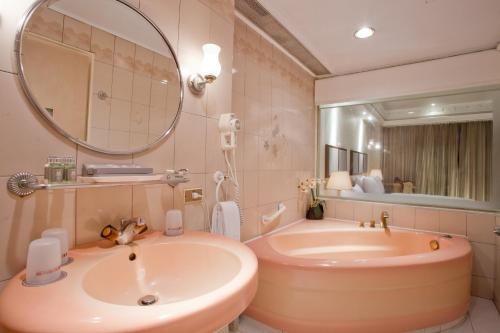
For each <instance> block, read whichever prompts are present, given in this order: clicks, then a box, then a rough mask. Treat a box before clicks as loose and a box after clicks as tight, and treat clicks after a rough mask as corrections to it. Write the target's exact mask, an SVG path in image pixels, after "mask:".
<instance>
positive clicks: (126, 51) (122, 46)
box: [114, 37, 135, 71]
mask: <svg viewBox="0 0 500 333" xmlns="http://www.w3.org/2000/svg"><path fill="white" fill-rule="evenodd" d="M134 60H135V44H134V43H132V42H129V41H128V40H125V39H123V38H120V37H116V38H115V53H114V65H115V66H116V67H120V68H123V69H126V70H127V71H133V70H134Z"/></svg>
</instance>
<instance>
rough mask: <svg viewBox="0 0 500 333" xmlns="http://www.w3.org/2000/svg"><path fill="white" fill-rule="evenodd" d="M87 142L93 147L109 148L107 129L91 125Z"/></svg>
mask: <svg viewBox="0 0 500 333" xmlns="http://www.w3.org/2000/svg"><path fill="white" fill-rule="evenodd" d="M87 142H88V143H89V144H90V145H92V146H95V147H100V148H109V129H102V128H96V127H91V128H90V131H89V135H88V137H87Z"/></svg>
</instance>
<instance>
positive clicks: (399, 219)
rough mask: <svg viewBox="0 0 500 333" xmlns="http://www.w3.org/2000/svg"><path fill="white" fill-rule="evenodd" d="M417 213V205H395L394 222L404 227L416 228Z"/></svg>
mask: <svg viewBox="0 0 500 333" xmlns="http://www.w3.org/2000/svg"><path fill="white" fill-rule="evenodd" d="M415 214H416V212H415V207H411V206H402V205H394V210H393V213H392V224H393V225H395V226H398V227H403V228H415ZM389 216H390V215H389Z"/></svg>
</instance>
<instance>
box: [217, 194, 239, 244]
mask: <svg viewBox="0 0 500 333" xmlns="http://www.w3.org/2000/svg"><path fill="white" fill-rule="evenodd" d="M211 232H213V233H215V234H221V235H224V236H227V237H230V238H232V239H234V240H237V241H239V240H240V210H239V208H238V205H236V202H234V201H224V202H219V203H217V204H215V207H214V209H213V211H212V227H211Z"/></svg>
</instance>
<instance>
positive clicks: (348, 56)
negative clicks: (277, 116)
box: [259, 0, 500, 75]
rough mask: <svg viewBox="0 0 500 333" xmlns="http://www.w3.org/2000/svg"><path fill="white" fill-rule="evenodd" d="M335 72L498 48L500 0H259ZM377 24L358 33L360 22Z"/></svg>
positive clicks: (345, 72)
mask: <svg viewBox="0 0 500 333" xmlns="http://www.w3.org/2000/svg"><path fill="white" fill-rule="evenodd" d="M259 2H260V3H261V4H262V5H263V6H264V7H265V8H266V9H267V10H268V11H269V12H270V13H271V14H272V15H273V16H274V17H275V18H276V19H277V20H278V21H279V22H280V23H282V24H283V25H284V26H285V27H286V28H287V29H288V30H289V31H290V32H291V33H292V34H293V35H294V36H295V37H296V38H297V39H298V40H299V41H300V42H301V43H302V44H303V45H304V46H305V47H306V48H307V49H308V50H309V51H310V52H311V53H312V54H313V55H314V56H315V57H316V58H318V59H319V60H320V62H321V63H323V65H325V66H326V67H327V68H328V69H329V70H330V72H332V73H333V74H334V75H342V74H347V73H353V72H359V71H366V70H371V69H376V68H383V67H387V66H395V65H400V64H405V63H412V62H418V61H424V60H428V59H434V58H442V57H448V56H452V55H457V54H462V53H467V52H473V51H478V50H484V49H492V48H495V47H496V45H497V44H498V43H499V42H500V0H259ZM365 25H367V26H371V27H373V28H374V29H375V30H376V33H375V35H374V36H373V37H372V38H369V39H364V40H360V39H356V38H354V36H353V34H354V32H355V30H356V29H358V28H359V27H361V26H365Z"/></svg>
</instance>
